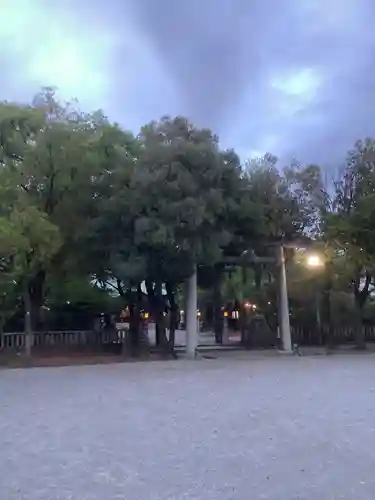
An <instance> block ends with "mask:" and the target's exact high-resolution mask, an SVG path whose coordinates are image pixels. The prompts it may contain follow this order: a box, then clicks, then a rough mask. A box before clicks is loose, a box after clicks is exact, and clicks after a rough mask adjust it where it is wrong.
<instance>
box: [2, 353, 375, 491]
mask: <svg viewBox="0 0 375 500" xmlns="http://www.w3.org/2000/svg"><path fill="white" fill-rule="evenodd" d="M0 405H1V411H0V499H1V500H116V499H118V500H120V499H121V500H159V499H160V500H172V499H176V500H193V499H195V500H198V499H199V500H263V499H269V500H297V499H308V500H315V499H316V500H330V499H353V500H367V499H369V500H373V499H374V498H375V472H374V471H375V356H372V355H369V356H365V355H364V356H357V355H351V356H332V357H316V358H295V357H293V358H290V357H279V358H277V357H260V358H259V357H258V358H256V357H253V358H252V357H251V356H250V357H247V356H242V357H239V359H235V358H230V357H226V358H225V359H217V360H200V361H195V362H188V361H181V360H180V361H177V362H165V363H164V362H155V363H139V364H123V365H105V366H91V367H71V368H44V369H43V368H41V369H39V368H35V369H31V370H2V371H0Z"/></svg>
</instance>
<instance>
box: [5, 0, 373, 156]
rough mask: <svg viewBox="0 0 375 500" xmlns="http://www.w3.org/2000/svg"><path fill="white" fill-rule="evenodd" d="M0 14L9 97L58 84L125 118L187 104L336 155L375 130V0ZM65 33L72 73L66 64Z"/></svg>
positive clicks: (222, 126)
mask: <svg viewBox="0 0 375 500" xmlns="http://www.w3.org/2000/svg"><path fill="white" fill-rule="evenodd" d="M16 4H17V5H16ZM0 15H1V16H0V17H1V18H2V19H3V20H4V19H6V22H4V23H3V24H2V26H1V27H0V42H3V41H4V40H5V44H4V43H2V54H1V57H2V61H0V62H1V63H2V65H1V68H2V89H1V92H2V95H1V97H3V98H10V97H12V98H14V95H20V96H21V95H22V96H23V95H24V94H25V93H27V90H28V89H31V88H32V89H34V88H35V85H36V84H37V83H38V82H40V83H42V82H43V83H44V82H45V83H48V84H49V83H54V84H57V85H58V86H60V87H61V88H62V89H63V90H64V89H65V92H66V93H69V92H71V93H73V92H74V94H75V95H77V96H78V97H79V98H80V99H81V100H83V101H84V102H85V103H87V105H90V106H91V107H97V106H104V107H105V109H106V110H107V111H108V113H109V115H110V116H111V117H113V118H115V119H117V120H119V121H120V122H121V123H123V124H124V126H126V127H131V128H133V129H135V130H136V129H138V127H139V126H140V125H141V124H142V123H144V122H147V121H149V120H151V119H154V118H158V117H159V116H161V115H163V114H184V115H187V116H188V117H189V118H191V119H192V120H194V121H196V122H197V123H199V124H203V125H208V126H211V127H212V128H213V129H214V130H215V131H218V132H219V133H220V135H221V138H222V141H223V144H225V145H230V146H234V147H236V148H237V149H238V151H239V152H240V153H241V154H242V155H243V156H247V155H250V154H253V153H254V152H259V153H262V152H264V151H267V150H271V151H272V152H274V153H275V154H277V155H279V156H280V157H281V158H282V159H283V160H285V161H286V160H287V159H288V158H290V157H291V156H297V157H299V158H301V160H302V161H320V162H323V163H327V164H329V163H332V162H334V161H336V158H339V157H340V156H343V155H344V154H345V151H346V150H347V149H348V148H349V147H350V146H351V145H352V144H353V143H354V141H355V140H356V139H358V138H360V137H364V136H366V135H370V136H371V135H372V136H375V110H374V108H373V105H372V103H373V97H374V94H375V69H374V64H373V60H374V56H375V34H374V30H373V26H374V21H375V3H374V2H373V0H356V1H354V0H352V1H350V0H330V1H327V0H300V1H296V0H199V1H198V0H189V1H188V0H121V1H120V0H117V1H116V0H107V1H104V0H91V1H90V2H88V1H87V2H81V3H78V2H75V1H74V0H64V1H61V2H56V3H55V2H54V3H52V2H47V1H46V0H13V3H9V5H7V6H6V7H5V10H4V7H3V6H2V5H1V6H0ZM30 33H32V34H33V36H31V35H30ZM59 37H60V38H59ZM59 40H61V43H60V42H59ZM69 44H73V45H74V44H75V46H76V47H77V52H78V53H80V57H81V59H80V61H81V64H80V65H81V66H82V67H83V70H82V71H76V73H77V78H76V80H75V79H74V77H73V76H72V75H74V74H75V72H74V71H72V70H69V68H68V67H67V69H66V70H63V71H61V68H60V69H59V62H61V61H62V60H63V57H62V56H63V55H64V53H63V49H64V47H65V49H66V47H68V46H69ZM60 49H61V50H60ZM65 49H64V50H65ZM41 54H42V56H43V57H44V65H41V62H40V61H41ZM65 55H66V54H65ZM43 57H42V59H43ZM47 62H48V64H47ZM78 62H79V61H78ZM60 66H61V64H60ZM67 66H69V65H67ZM41 67H42V69H43V71H42V70H41ZM71 69H72V68H71ZM68 77H69V78H68ZM22 98H23V97H22Z"/></svg>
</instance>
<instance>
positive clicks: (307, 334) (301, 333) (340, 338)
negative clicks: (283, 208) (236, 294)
mask: <svg viewBox="0 0 375 500" xmlns="http://www.w3.org/2000/svg"><path fill="white" fill-rule="evenodd" d="M291 330H292V341H293V343H296V344H299V345H322V344H324V343H326V340H327V328H324V329H323V330H322V331H320V332H319V331H317V330H316V329H312V328H308V327H297V326H292V328H291ZM332 333H333V338H334V341H335V343H336V344H338V345H339V344H348V343H353V342H354V339H355V328H354V327H333V328H332ZM364 334H365V340H366V342H375V327H374V326H368V327H367V326H366V327H364ZM128 342H129V337H128V332H127V331H126V330H122V331H121V330H120V331H118V332H116V331H101V332H94V331H90V330H79V331H51V332H35V333H34V335H33V348H34V349H35V351H52V352H56V351H57V352H60V351H74V350H78V351H82V350H88V351H91V350H94V351H97V350H105V349H107V348H108V346H112V347H114V350H116V349H115V347H116V344H120V345H121V344H126V343H128ZM212 343H214V339H213V340H212ZM141 345H142V346H143V347H146V345H149V339H148V333H147V327H146V328H145V329H144V331H143V333H142V338H141ZM24 347H25V334H24V333H23V332H14V333H3V334H2V335H0V352H2V353H4V352H5V353H6V352H9V353H11V352H20V351H22V350H23V349H24ZM253 347H256V345H254V346H253Z"/></svg>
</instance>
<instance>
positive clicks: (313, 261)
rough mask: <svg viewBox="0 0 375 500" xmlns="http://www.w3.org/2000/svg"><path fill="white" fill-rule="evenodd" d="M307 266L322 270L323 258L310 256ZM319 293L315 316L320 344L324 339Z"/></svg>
mask: <svg viewBox="0 0 375 500" xmlns="http://www.w3.org/2000/svg"><path fill="white" fill-rule="evenodd" d="M306 265H307V267H309V268H311V269H321V268H323V267H324V261H323V259H322V258H321V256H320V255H318V254H310V255H308V256H307V259H306ZM319 295H320V294H319V292H318V293H317V294H316V297H315V314H316V325H317V328H318V332H319V337H320V342H322V341H323V339H322V319H321V314H320V300H319V299H320V297H319Z"/></svg>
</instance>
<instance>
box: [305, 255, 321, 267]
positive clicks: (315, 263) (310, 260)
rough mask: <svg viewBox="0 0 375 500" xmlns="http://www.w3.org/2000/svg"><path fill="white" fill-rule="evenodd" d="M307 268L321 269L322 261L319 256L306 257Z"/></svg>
mask: <svg viewBox="0 0 375 500" xmlns="http://www.w3.org/2000/svg"><path fill="white" fill-rule="evenodd" d="M307 265H308V267H322V266H323V261H322V259H321V257H320V256H319V255H309V256H308V257H307Z"/></svg>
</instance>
